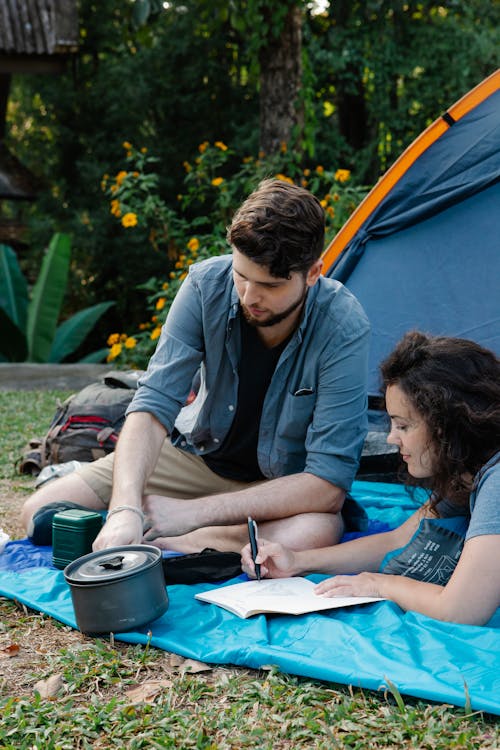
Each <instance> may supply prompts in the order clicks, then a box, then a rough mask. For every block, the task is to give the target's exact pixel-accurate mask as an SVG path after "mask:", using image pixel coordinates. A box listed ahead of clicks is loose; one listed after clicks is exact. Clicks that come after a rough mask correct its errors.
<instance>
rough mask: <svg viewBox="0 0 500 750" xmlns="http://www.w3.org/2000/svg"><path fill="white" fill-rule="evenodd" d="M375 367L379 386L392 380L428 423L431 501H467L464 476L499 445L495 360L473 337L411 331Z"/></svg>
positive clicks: (498, 363) (499, 378) (499, 365)
mask: <svg viewBox="0 0 500 750" xmlns="http://www.w3.org/2000/svg"><path fill="white" fill-rule="evenodd" d="M380 370H381V374H382V381H383V385H384V391H385V390H386V389H387V386H389V385H398V386H399V388H401V390H402V391H403V392H404V393H405V395H406V396H407V397H408V399H409V401H410V403H411V404H412V406H413V408H414V409H415V410H416V411H417V412H418V413H419V414H420V415H421V416H422V417H423V419H424V420H425V422H426V424H427V427H428V429H429V432H430V435H431V441H432V448H433V455H434V457H435V458H434V461H435V464H434V473H433V476H432V478H431V480H430V488H431V490H432V492H433V499H432V501H431V505H432V506H433V507H434V506H435V505H436V504H437V503H438V502H439V500H441V499H443V498H448V499H450V500H454V501H455V502H458V503H460V504H467V502H468V497H469V494H470V491H471V481H470V479H469V478H470V477H472V478H474V477H477V475H478V472H479V471H480V470H481V468H482V467H483V466H484V464H485V463H486V462H487V461H488V460H489V459H490V458H491V457H492V456H493V455H494V454H495V453H496V452H497V451H499V450H500V360H499V359H498V357H496V356H495V354H494V353H493V352H492V351H490V350H489V349H485V348H483V347H482V346H480V345H479V344H476V343H475V342H474V341H469V340H467V339H459V338H452V337H447V336H430V335H426V334H424V333H420V332H419V331H411V332H409V333H407V334H406V335H405V336H404V337H403V338H402V339H401V341H400V342H399V343H398V344H397V346H396V348H395V349H394V351H393V352H392V353H391V354H390V355H389V356H388V357H387V358H386V359H385V360H384V361H383V362H382V364H381V366H380ZM476 481H477V480H476ZM428 484H429V483H427V485H428Z"/></svg>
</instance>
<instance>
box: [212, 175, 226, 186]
mask: <svg viewBox="0 0 500 750" xmlns="http://www.w3.org/2000/svg"><path fill="white" fill-rule="evenodd" d="M223 182H224V178H223V177H214V179H213V180H212V185H213V186H214V187H219V185H222V183H223Z"/></svg>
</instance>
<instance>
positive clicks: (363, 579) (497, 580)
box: [316, 534, 500, 625]
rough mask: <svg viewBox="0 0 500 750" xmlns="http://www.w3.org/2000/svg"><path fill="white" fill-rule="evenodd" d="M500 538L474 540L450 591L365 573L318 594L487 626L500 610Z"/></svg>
mask: <svg viewBox="0 0 500 750" xmlns="http://www.w3.org/2000/svg"><path fill="white" fill-rule="evenodd" d="M499 570H500V535H499V534H488V535H484V536H476V537H473V538H472V539H469V540H468V541H467V542H466V543H465V545H464V549H463V552H462V554H461V556H460V560H459V561H458V564H457V567H456V568H455V571H454V573H453V575H452V577H451V578H450V580H449V582H448V583H447V584H446V586H437V585H436V584H432V583H424V582H422V581H415V580H413V579H411V578H406V577H405V576H395V575H384V574H383V573H361V574H360V575H357V576H336V577H335V578H329V579H328V580H326V581H322V582H321V583H320V584H318V586H317V587H316V593H318V594H322V595H326V596H382V597H384V598H386V599H391V600H392V601H394V602H396V604H398V605H399V606H400V607H401V608H402V609H406V610H411V611H413V612H420V613H421V614H424V615H428V616H429V617H434V618H436V619H437V620H447V621H451V622H460V623H464V624H469V625H484V623H486V622H488V620H489V619H490V617H492V615H493V614H494V612H495V610H496V609H497V608H498V607H499V606H500V576H499V574H498V571H499Z"/></svg>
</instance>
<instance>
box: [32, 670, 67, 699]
mask: <svg viewBox="0 0 500 750" xmlns="http://www.w3.org/2000/svg"><path fill="white" fill-rule="evenodd" d="M63 685H64V679H63V676H62V675H61V674H52V675H50V677H48V678H47V679H46V680H39V681H38V682H37V683H36V684H35V687H34V688H33V689H34V690H35V692H37V693H40V697H41V698H55V696H56V695H57V693H58V692H59V691H60V690H61V688H62V687H63Z"/></svg>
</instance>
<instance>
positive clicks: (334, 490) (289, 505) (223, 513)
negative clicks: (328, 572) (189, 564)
mask: <svg viewBox="0 0 500 750" xmlns="http://www.w3.org/2000/svg"><path fill="white" fill-rule="evenodd" d="M344 498H345V491H344V490H343V489H341V488H340V487H336V486H335V485H333V484H331V483H330V482H327V481H326V480H325V479H321V478H320V477H317V476H315V475H314V474H309V473H306V472H304V473H302V474H292V475H290V476H287V477H279V478H278V479H271V480H268V481H264V482H262V484H259V485H254V486H252V487H248V488H246V489H244V490H239V491H236V492H230V493H226V494H220V495H211V496H208V497H201V498H197V499H196V500H189V501H187V502H188V503H190V505H191V507H190V512H191V513H192V514H193V517H194V518H196V526H197V527H200V526H220V525H231V524H238V523H243V522H244V521H246V519H247V516H252V518H254V519H255V520H256V521H271V520H274V519H278V518H288V517H289V516H295V515H298V514H300V513H338V512H339V511H340V510H341V509H342V505H343V502H344Z"/></svg>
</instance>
